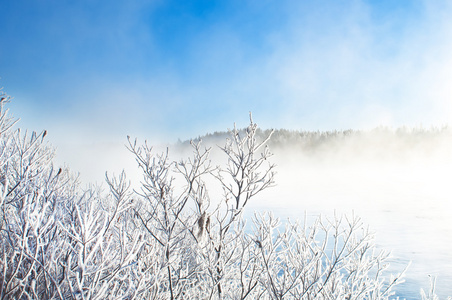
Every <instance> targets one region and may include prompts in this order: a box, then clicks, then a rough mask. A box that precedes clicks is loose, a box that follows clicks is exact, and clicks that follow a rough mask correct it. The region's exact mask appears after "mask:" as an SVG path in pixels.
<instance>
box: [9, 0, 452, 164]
mask: <svg viewBox="0 0 452 300" xmlns="http://www.w3.org/2000/svg"><path fill="white" fill-rule="evenodd" d="M0 11H1V12H2V22H1V24H0V40H1V44H2V47H0V77H1V79H0V86H3V87H4V91H5V92H7V93H8V94H10V95H11V96H13V97H14V100H13V102H12V103H11V105H10V107H11V110H12V113H13V114H14V115H15V116H17V117H20V118H21V119H22V121H21V123H20V124H21V126H22V127H25V128H28V129H31V130H37V131H39V130H42V129H47V130H48V131H49V137H50V139H51V142H52V143H53V144H54V145H56V146H57V147H59V148H61V149H70V148H71V147H72V149H77V147H82V146H81V145H85V146H84V147H85V148H86V147H92V148H95V147H93V145H101V144H102V145H103V147H106V146H105V145H108V144H109V143H110V144H115V145H116V144H118V143H119V144H121V145H123V144H124V142H125V137H126V135H131V136H132V137H135V136H136V137H140V138H146V139H148V140H150V141H151V142H152V141H156V142H173V141H175V140H177V138H181V139H188V138H190V137H196V136H198V135H202V134H205V133H207V132H212V131H218V130H225V129H227V128H228V127H231V126H232V124H233V122H237V124H238V125H239V126H245V125H246V123H247V118H248V112H249V111H252V112H253V115H254V118H255V121H257V123H259V124H260V125H261V127H264V128H268V127H273V128H292V129H308V130H317V129H319V130H328V129H348V128H354V129H361V128H364V129H365V128H372V127H375V126H379V125H384V126H401V125H408V126H417V125H420V124H422V125H424V126H430V125H436V126H439V125H442V124H447V123H449V119H450V117H451V116H452V101H451V95H452V84H451V81H452V18H450V16H451V15H452V2H450V1H447V0H443V1H441V0H438V1H436V0H428V1H427V0H426V1H421V0H413V1H408V0H399V1H389V0H383V1H370V0H368V1H364V0H356V1H290V0H287V1H286V0H278V1H270V0H259V1H258V0H248V1H247V0H244V1H238V0H237V1H236V0H230V1H208V0H205V1H160V0H156V1H141V0H131V1H116V0H112V1H68V0H35V1H29V0H27V1H26V0H17V1H2V2H1V3H0ZM80 149H81V148H80ZM74 151H75V150H74ZM67 155H68V154H67ZM68 157H69V155H68Z"/></svg>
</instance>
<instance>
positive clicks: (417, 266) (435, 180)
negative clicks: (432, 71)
mask: <svg viewBox="0 0 452 300" xmlns="http://www.w3.org/2000/svg"><path fill="white" fill-rule="evenodd" d="M265 133H266V132H261V135H265ZM267 133H268V131H267ZM226 136H227V135H226V133H216V134H213V135H208V136H205V137H203V138H202V139H203V144H204V145H205V146H206V147H212V154H211V155H212V158H213V160H214V164H220V163H222V162H223V163H224V159H225V157H224V155H223V154H222V152H221V150H220V149H219V147H218V146H222V145H224V138H225V137H226ZM126 142H127V141H125V143H126ZM143 142H144V141H140V140H139V141H138V144H140V143H143ZM125 143H124V144H125ZM124 144H122V145H119V146H118V145H116V146H115V145H104V146H103V148H102V149H103V151H101V152H102V153H105V154H106V155H103V156H102V157H97V158H96V156H94V155H95V152H96V151H97V150H99V149H97V150H96V149H95V148H96V147H94V148H93V149H92V150H91V151H92V157H93V158H94V159H93V161H92V165H91V169H90V170H85V172H83V171H82V172H81V179H82V181H86V179H89V180H91V182H92V180H93V179H95V181H97V182H101V181H102V180H103V177H104V174H105V173H104V172H105V171H110V173H116V174H118V172H119V171H120V170H121V169H125V170H126V172H127V174H128V177H129V179H131V181H132V185H133V186H134V187H137V186H139V182H140V180H141V175H140V172H139V170H138V168H137V167H136V164H135V163H134V159H133V156H132V154H131V153H130V152H128V151H127V150H126V148H125V145H124ZM168 147H169V152H170V156H171V158H172V159H175V160H179V159H180V158H183V157H188V156H189V155H190V154H191V152H192V150H191V148H190V147H189V143H188V142H184V143H178V144H174V145H172V146H168ZM269 147H270V150H271V152H272V153H273V154H274V155H273V157H272V162H274V163H275V164H276V165H277V167H276V171H277V175H276V185H275V186H274V187H272V188H270V189H268V190H265V191H264V192H263V193H261V194H259V195H258V196H257V197H256V198H254V200H253V201H251V202H250V203H249V204H248V205H247V207H246V212H245V216H246V217H247V218H251V217H252V215H253V212H254V211H268V210H270V211H272V212H274V214H275V215H276V216H278V217H279V218H281V220H282V221H284V220H287V219H288V218H290V219H292V220H294V219H303V218H304V217H305V214H306V215H307V216H308V218H314V217H315V216H318V215H320V214H321V215H322V216H325V217H333V216H334V214H336V215H340V214H347V215H350V214H355V215H356V216H359V217H361V218H362V219H363V221H364V224H367V225H368V226H369V228H370V230H371V231H373V232H375V233H376V243H377V245H378V247H380V248H382V249H386V250H392V255H393V261H392V264H391V268H390V271H391V272H393V273H397V272H400V271H402V270H403V269H404V268H405V267H406V266H407V265H408V264H409V263H410V262H411V265H410V267H409V268H408V270H407V273H406V282H405V283H404V284H402V285H400V286H399V287H398V288H397V289H396V290H397V295H400V296H403V297H404V298H405V297H406V298H407V299H419V297H420V295H419V290H420V288H424V289H428V288H429V275H431V276H436V277H437V284H436V286H437V290H436V291H437V294H438V296H440V298H445V297H446V296H449V295H452V275H451V272H450V270H451V269H452V252H451V251H450V250H451V249H452V223H451V221H450V220H451V217H452V187H451V184H450V178H452V157H451V155H450V153H451V150H452V131H451V130H450V129H448V128H442V129H435V128H432V129H423V128H414V129H413V128H411V129H410V128H401V129H390V128H377V129H374V130H369V131H362V132H360V131H343V132H341V131H339V132H337V131H336V132H329V133H325V132H324V133H322V132H304V133H303V132H296V131H276V132H275V134H274V136H273V138H272V140H271V142H270V144H269ZM165 148H166V146H161V145H160V146H158V145H157V147H155V153H158V152H159V151H161V150H163V149H165ZM60 150H65V149H60ZM60 152H63V151H60ZM84 157H86V155H85V156H84ZM107 166H109V167H108V168H107ZM99 168H104V169H103V170H102V171H98V170H99ZM215 193H220V191H216V190H215V189H211V190H210V194H211V197H212V198H214V197H216V196H219V195H215Z"/></svg>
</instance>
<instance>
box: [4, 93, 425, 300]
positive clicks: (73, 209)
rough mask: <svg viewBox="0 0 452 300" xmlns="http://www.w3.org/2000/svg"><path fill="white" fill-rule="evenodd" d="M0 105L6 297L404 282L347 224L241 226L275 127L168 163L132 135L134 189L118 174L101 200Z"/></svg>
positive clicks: (262, 290) (363, 234) (261, 217)
mask: <svg viewBox="0 0 452 300" xmlns="http://www.w3.org/2000/svg"><path fill="white" fill-rule="evenodd" d="M0 97H1V106H0V109H1V111H0V165H1V173H0V205H1V211H0V214H1V219H0V235H1V237H0V241H1V245H0V270H1V271H0V273H1V276H0V298H1V299H389V298H390V297H391V296H392V295H393V292H392V290H393V287H394V286H395V285H397V284H398V283H400V282H401V277H402V275H401V274H398V275H396V276H390V277H388V276H387V275H386V274H385V272H384V271H385V269H386V268H387V266H388V253H386V252H384V251H380V250H377V249H376V247H375V244H374V243H373V236H372V235H371V234H370V233H369V232H368V230H367V229H366V228H365V226H364V225H363V223H362V222H361V220H360V219H359V218H356V217H354V216H351V217H346V216H339V217H335V218H334V219H332V220H327V219H324V218H321V217H319V218H318V219H317V220H316V221H315V222H314V223H312V224H307V223H306V220H305V222H304V223H298V222H295V223H292V222H288V223H286V224H284V226H283V225H281V224H280V223H279V220H278V219H276V218H274V217H273V215H272V214H271V213H263V214H259V213H256V214H255V217H254V218H253V219H252V220H251V223H252V224H249V225H247V224H246V220H244V218H243V212H244V210H245V209H246V206H247V204H248V203H249V202H250V201H253V200H255V197H256V195H258V194H259V193H260V192H262V191H264V190H265V189H267V188H269V187H271V186H272V185H273V184H274V176H275V173H274V165H272V164H271V163H270V162H269V160H270V157H271V153H270V152H269V149H268V147H267V146H266V142H267V141H268V139H269V138H270V135H271V133H269V135H268V136H266V138H264V139H262V140H259V141H258V139H257V138H256V130H257V125H256V124H255V123H254V122H253V120H252V118H250V125H249V126H248V128H247V129H246V130H244V131H239V130H238V129H237V128H235V126H234V128H233V129H232V130H231V131H230V138H229V139H228V140H227V141H226V143H225V146H224V147H222V148H220V151H222V152H223V153H224V157H225V159H226V161H225V163H224V165H222V166H213V164H212V162H211V160H210V154H211V151H213V150H212V149H210V148H209V149H204V148H202V144H201V142H200V141H199V142H196V143H195V142H192V149H193V155H192V157H190V158H187V159H184V160H180V161H172V160H171V159H170V156H169V151H166V152H164V153H161V154H154V153H153V150H152V148H151V147H149V146H148V145H147V144H146V143H145V144H144V145H138V143H137V141H136V140H135V141H132V140H130V139H129V150H130V151H131V152H132V154H133V155H134V156H135V158H136V160H137V163H138V165H139V167H140V168H141V170H142V173H143V181H142V183H141V185H140V188H139V189H136V190H132V189H131V188H130V183H129V182H128V181H127V179H126V176H125V174H124V173H123V174H120V176H118V177H107V180H106V181H107V186H108V191H107V192H105V191H102V190H101V189H100V188H96V187H89V188H85V189H83V188H81V187H80V186H79V184H78V182H77V180H76V178H75V177H73V176H72V175H71V174H70V172H69V171H68V170H66V169H65V170H63V169H60V168H56V167H55V166H54V165H53V163H52V157H53V150H52V148H50V147H49V146H47V145H46V144H45V143H44V139H45V136H46V132H45V131H44V132H42V133H40V134H36V133H34V132H33V133H31V134H29V133H27V132H25V133H22V132H21V131H20V130H13V129H12V127H13V125H14V120H13V119H12V118H10V117H9V116H8V112H7V110H5V106H4V105H5V104H6V103H7V101H8V100H9V97H8V96H7V95H5V94H1V96H0ZM212 184H213V185H216V187H219V188H221V189H220V190H221V191H222V192H215V193H211V191H212V189H211V185H212ZM425 297H426V296H425Z"/></svg>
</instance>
